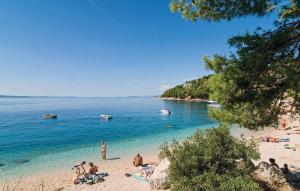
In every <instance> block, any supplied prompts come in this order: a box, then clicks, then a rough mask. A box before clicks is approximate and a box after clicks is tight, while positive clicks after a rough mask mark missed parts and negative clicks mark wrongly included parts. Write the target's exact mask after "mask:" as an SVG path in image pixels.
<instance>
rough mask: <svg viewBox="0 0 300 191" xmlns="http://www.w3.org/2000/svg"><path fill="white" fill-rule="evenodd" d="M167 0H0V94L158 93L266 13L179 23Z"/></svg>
mask: <svg viewBox="0 0 300 191" xmlns="http://www.w3.org/2000/svg"><path fill="white" fill-rule="evenodd" d="M168 5H169V1H168V0H26V1H24V0H0V95H1V94H4V95H37V96H41V95H46V96H129V95H139V96H141V95H159V94H161V93H162V90H164V89H165V88H168V87H171V86H173V85H176V84H178V83H182V82H184V81H186V80H190V79H193V78H197V77H200V76H203V75H205V74H208V73H209V71H207V70H206V69H205V66H204V64H203V61H202V56H204V55H208V56H211V55H213V54H215V53H219V54H222V55H227V54H228V53H229V47H228V45H227V43H226V41H227V38H228V37H230V36H232V35H235V34H238V33H244V32H246V31H247V30H248V31H253V30H254V29H255V28H256V27H257V26H260V27H263V28H271V27H272V24H273V19H274V17H273V16H269V17H264V18H256V17H247V18H242V19H238V20H234V21H231V22H218V23H212V22H203V21H201V22H198V23H193V22H190V21H185V20H184V19H182V18H181V16H180V15H179V14H174V13H171V12H170V10H169V7H168Z"/></svg>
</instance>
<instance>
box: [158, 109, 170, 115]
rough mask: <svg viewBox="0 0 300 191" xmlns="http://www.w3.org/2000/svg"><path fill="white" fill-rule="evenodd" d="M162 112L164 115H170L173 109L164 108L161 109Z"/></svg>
mask: <svg viewBox="0 0 300 191" xmlns="http://www.w3.org/2000/svg"><path fill="white" fill-rule="evenodd" d="M160 112H161V114H163V115H170V114H171V111H169V110H167V109H162V110H160Z"/></svg>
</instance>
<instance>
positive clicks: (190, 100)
mask: <svg viewBox="0 0 300 191" xmlns="http://www.w3.org/2000/svg"><path fill="white" fill-rule="evenodd" d="M160 99H163V100H170V101H186V102H205V103H207V102H208V101H209V100H208V99H201V98H191V97H186V98H179V97H160Z"/></svg>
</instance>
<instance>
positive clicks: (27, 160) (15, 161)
mask: <svg viewBox="0 0 300 191" xmlns="http://www.w3.org/2000/svg"><path fill="white" fill-rule="evenodd" d="M29 161H30V160H29V159H17V160H14V161H13V163H15V164H24V163H28V162H29Z"/></svg>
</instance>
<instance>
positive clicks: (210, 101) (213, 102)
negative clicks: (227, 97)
mask: <svg viewBox="0 0 300 191" xmlns="http://www.w3.org/2000/svg"><path fill="white" fill-rule="evenodd" d="M207 103H208V104H218V102H216V101H213V100H208V101H207Z"/></svg>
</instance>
